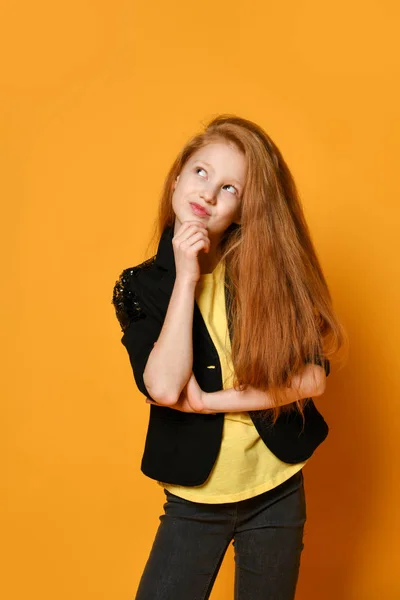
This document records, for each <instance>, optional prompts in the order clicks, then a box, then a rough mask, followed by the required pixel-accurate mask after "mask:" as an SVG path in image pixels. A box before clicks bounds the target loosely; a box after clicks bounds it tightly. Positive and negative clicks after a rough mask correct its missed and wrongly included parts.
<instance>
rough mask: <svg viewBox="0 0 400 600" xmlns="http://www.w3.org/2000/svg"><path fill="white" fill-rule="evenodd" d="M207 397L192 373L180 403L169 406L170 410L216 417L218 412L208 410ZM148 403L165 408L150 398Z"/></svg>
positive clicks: (181, 395) (179, 400)
mask: <svg viewBox="0 0 400 600" xmlns="http://www.w3.org/2000/svg"><path fill="white" fill-rule="evenodd" d="M206 396H207V392H203V390H202V389H201V388H200V386H199V384H198V383H197V379H196V377H195V376H194V373H193V371H192V374H191V376H190V379H189V381H188V382H187V384H186V385H185V387H184V388H183V390H182V392H181V394H180V396H179V399H178V401H177V402H175V404H173V405H172V406H169V407H168V408H173V409H174V410H180V411H181V412H187V413H201V414H209V415H210V414H211V415H216V414H217V413H216V412H213V411H211V410H208V409H206V407H205V406H206V403H205V399H206ZM146 402H147V403H148V404H155V405H156V406H163V405H162V404H158V403H157V402H153V401H152V400H150V398H147V400H146ZM164 406H166V405H164Z"/></svg>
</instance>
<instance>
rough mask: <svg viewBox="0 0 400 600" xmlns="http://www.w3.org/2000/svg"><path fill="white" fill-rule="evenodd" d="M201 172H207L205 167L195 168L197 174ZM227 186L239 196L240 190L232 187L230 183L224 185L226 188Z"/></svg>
mask: <svg viewBox="0 0 400 600" xmlns="http://www.w3.org/2000/svg"><path fill="white" fill-rule="evenodd" d="M199 170H200V171H204V172H206V170H205V169H204V168H203V167H195V172H196V173H197V171H199ZM226 186H228V187H231V188H233V189H234V190H235V192H236V193H237V194H238V193H239V190H238V189H237V188H236V187H235V186H234V185H232V184H230V183H227V184H226V185H224V187H226Z"/></svg>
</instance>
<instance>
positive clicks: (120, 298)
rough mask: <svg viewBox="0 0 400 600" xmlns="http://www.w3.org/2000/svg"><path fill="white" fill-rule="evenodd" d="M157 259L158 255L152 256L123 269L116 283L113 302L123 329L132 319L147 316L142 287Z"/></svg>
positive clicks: (135, 319)
mask: <svg viewBox="0 0 400 600" xmlns="http://www.w3.org/2000/svg"><path fill="white" fill-rule="evenodd" d="M155 259H156V256H152V257H151V258H149V259H147V260H145V261H143V262H142V263H140V264H139V265H135V266H133V267H127V268H125V269H123V270H122V271H121V273H120V275H119V277H118V279H117V280H116V281H115V283H114V288H113V294H112V304H113V305H114V308H115V312H116V315H117V318H118V321H119V323H120V325H121V329H122V331H125V329H126V328H127V327H128V325H129V324H130V323H132V321H138V320H139V319H143V318H145V316H146V313H145V311H144V309H143V302H142V300H141V295H140V288H141V286H142V284H143V282H144V280H145V279H146V275H147V274H150V272H151V271H152V270H154V266H155Z"/></svg>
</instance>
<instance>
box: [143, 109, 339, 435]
mask: <svg viewBox="0 0 400 600" xmlns="http://www.w3.org/2000/svg"><path fill="white" fill-rule="evenodd" d="M216 141H217V142H221V141H223V142H226V143H229V144H233V145H234V146H235V147H236V148H237V149H238V150H239V151H240V152H242V153H243V155H244V157H245V159H246V166H247V176H246V182H245V186H244V189H243V193H242V204H241V215H240V217H241V223H240V225H238V224H236V223H232V224H231V225H230V226H229V227H228V229H227V230H226V231H225V233H224V235H223V237H222V239H221V241H220V244H219V248H218V254H219V255H220V260H225V268H226V270H227V274H228V278H227V279H228V286H229V287H230V291H231V294H232V304H231V311H230V318H231V319H232V323H233V339H232V344H231V346H232V348H231V350H232V351H231V360H232V363H233V366H234V383H233V385H234V387H235V389H236V390H239V389H240V390H242V389H245V387H246V385H251V386H253V387H255V388H257V389H260V390H263V391H268V392H269V394H270V395H271V398H272V401H273V403H274V407H273V408H272V409H269V410H268V411H265V413H263V414H264V415H265V416H266V417H268V418H271V416H272V421H273V423H275V421H276V419H277V418H278V416H279V414H280V413H281V411H284V412H290V411H292V410H298V411H300V413H301V414H302V416H303V408H304V405H305V403H306V402H307V399H301V400H297V401H296V402H294V403H290V404H284V405H279V402H280V398H281V395H280V389H279V388H281V387H284V386H288V385H290V383H291V377H292V376H293V374H295V373H300V372H301V371H302V367H303V366H304V363H305V361H306V358H307V360H308V361H309V362H314V359H317V360H318V359H321V358H326V359H328V360H329V361H332V359H333V358H336V359H337V363H338V364H340V367H341V366H343V365H344V363H345V362H346V360H347V351H348V337H347V333H346V330H345V329H344V327H343V325H342V324H341V323H340V321H339V319H338V317H337V315H336V314H335V310H334V308H333V306H332V299H331V295H330V292H329V289H328V285H327V282H326V280H325V277H324V274H323V272H322V268H321V265H320V263H319V261H318V257H317V253H316V250H315V248H314V245H313V242H312V240H311V234H310V231H309V228H308V225H307V223H306V220H305V217H304V213H303V209H302V205H301V202H300V199H299V194H298V191H297V189H296V185H295V182H294V179H293V176H292V174H291V172H290V170H289V167H288V166H287V164H286V162H285V160H284V159H283V157H282V154H281V152H280V151H279V149H278V148H277V146H276V145H275V143H274V142H273V141H272V140H271V138H270V137H269V136H268V134H267V133H266V132H265V131H264V130H263V129H262V128H261V127H260V126H259V125H257V124H255V123H253V122H252V121H249V120H247V119H244V118H241V117H238V116H235V115H229V114H224V115H218V116H217V117H215V118H213V119H212V120H211V121H210V122H209V123H208V125H206V127H205V129H204V130H203V131H201V132H200V133H198V134H196V135H194V136H193V137H192V138H191V139H190V140H189V141H188V142H187V143H186V144H185V146H184V147H183V149H182V150H181V151H180V153H179V154H178V156H177V157H176V159H175V161H174V163H173V164H172V166H171V168H170V170H169V172H168V174H167V176H166V178H165V181H164V186H163V190H162V194H161V199H160V203H159V210H158V216H157V218H156V223H155V230H154V233H153V236H152V240H151V241H150V244H149V246H150V245H151V244H152V243H154V244H156V245H158V242H159V240H160V237H161V234H162V232H163V231H164V229H165V228H166V227H168V226H170V227H173V226H174V223H175V213H174V211H173V208H172V196H173V184H174V181H175V179H176V177H177V176H178V175H179V173H180V171H181V169H182V167H183V166H184V165H185V163H186V161H187V160H188V159H189V158H190V157H191V155H192V154H193V153H194V152H196V151H197V150H199V149H200V148H202V147H204V146H206V145H207V144H209V143H211V142H216ZM149 246H148V248H149Z"/></svg>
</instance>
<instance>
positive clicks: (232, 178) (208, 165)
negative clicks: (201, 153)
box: [194, 158, 243, 187]
mask: <svg viewBox="0 0 400 600" xmlns="http://www.w3.org/2000/svg"><path fill="white" fill-rule="evenodd" d="M196 160H197V161H199V162H202V163H203V164H205V165H207V167H211V168H212V169H214V167H213V166H212V165H210V163H208V162H207V161H206V160H203V159H202V158H197V159H196ZM196 160H195V161H194V162H196ZM227 179H231V180H232V181H236V183H238V184H239V185H240V186H241V187H243V184H242V183H240V181H239V180H238V179H235V178H234V177H228V178H227Z"/></svg>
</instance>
